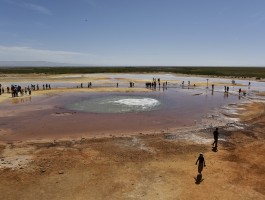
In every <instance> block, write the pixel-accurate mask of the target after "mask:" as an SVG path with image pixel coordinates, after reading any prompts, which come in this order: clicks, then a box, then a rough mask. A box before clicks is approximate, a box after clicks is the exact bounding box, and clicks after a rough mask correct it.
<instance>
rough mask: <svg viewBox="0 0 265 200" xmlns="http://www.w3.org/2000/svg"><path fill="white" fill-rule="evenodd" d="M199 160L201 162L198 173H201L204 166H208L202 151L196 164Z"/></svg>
mask: <svg viewBox="0 0 265 200" xmlns="http://www.w3.org/2000/svg"><path fill="white" fill-rule="evenodd" d="M198 162H199V164H198V173H199V174H201V173H202V170H203V167H206V163H205V159H204V157H203V154H202V153H200V155H199V157H198V159H197V161H196V163H195V165H197V163H198Z"/></svg>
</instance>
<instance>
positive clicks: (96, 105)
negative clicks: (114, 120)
mask: <svg viewBox="0 0 265 200" xmlns="http://www.w3.org/2000/svg"><path fill="white" fill-rule="evenodd" d="M160 104H161V103H160V101H158V100H157V99H154V98H147V97H126V96H119V97H101V98H96V99H89V100H83V101H80V102H76V103H74V104H70V105H68V106H67V108H69V109H71V110H80V111H84V112H93V113H126V112H146V111H151V110H156V109H158V108H159V105H160Z"/></svg>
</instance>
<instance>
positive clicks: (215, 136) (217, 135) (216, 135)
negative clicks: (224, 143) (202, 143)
mask: <svg viewBox="0 0 265 200" xmlns="http://www.w3.org/2000/svg"><path fill="white" fill-rule="evenodd" d="M218 137H219V132H218V128H216V129H215V131H214V132H213V138H214V142H213V144H212V145H213V147H215V148H217V143H218Z"/></svg>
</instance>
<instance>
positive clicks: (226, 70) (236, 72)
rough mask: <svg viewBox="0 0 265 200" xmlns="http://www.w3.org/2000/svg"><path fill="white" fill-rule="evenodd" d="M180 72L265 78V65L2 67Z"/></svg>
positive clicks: (23, 71) (35, 70)
mask: <svg viewBox="0 0 265 200" xmlns="http://www.w3.org/2000/svg"><path fill="white" fill-rule="evenodd" d="M158 72H166V73H179V74H188V75H209V76H230V77H236V78H251V77H256V78H257V79H259V78H265V67H1V68H0V74H29V73H36V74H83V73H158Z"/></svg>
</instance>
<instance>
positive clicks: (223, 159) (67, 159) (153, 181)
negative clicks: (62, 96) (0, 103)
mask: <svg viewBox="0 0 265 200" xmlns="http://www.w3.org/2000/svg"><path fill="white" fill-rule="evenodd" d="M61 90H63V89H61ZM65 90H68V89H65ZM47 92H53V91H52V90H51V91H48V90H47ZM62 92H63V91H62ZM42 93H43V92H40V93H39V94H42ZM6 98H10V97H6ZM264 111H265V104H264V102H253V103H248V104H244V105H240V106H239V109H238V112H237V113H236V114H233V117H235V115H236V117H238V118H239V119H240V123H242V124H243V125H242V126H241V127H240V128H236V127H228V126H222V127H221V128H220V144H219V147H218V151H217V152H216V151H213V150H212V148H211V142H212V131H213V130H212V129H210V130H200V131H201V132H203V134H205V138H206V140H205V141H206V142H200V141H196V140H190V139H180V138H179V137H178V136H179V133H178V132H174V131H173V132H170V133H168V132H165V133H159V134H146V133H142V134H138V135H131V136H126V137H115V136H112V137H102V138H94V139H93V138H91V139H86V138H80V139H76V140H63V139H61V140H41V141H23V142H9V143H4V142H1V144H0V177H1V179H0V199H29V200H30V199H34V200H35V199H69V200H70V199H265V182H264V180H265V161H264V155H265V143H264V139H265V135H264V128H265V112H264ZM200 152H203V153H204V156H205V159H206V167H205V168H204V170H203V179H202V181H201V182H199V183H196V180H195V179H196V176H197V166H196V165H195V162H196V159H197V157H198V154H199V153H200Z"/></svg>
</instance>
